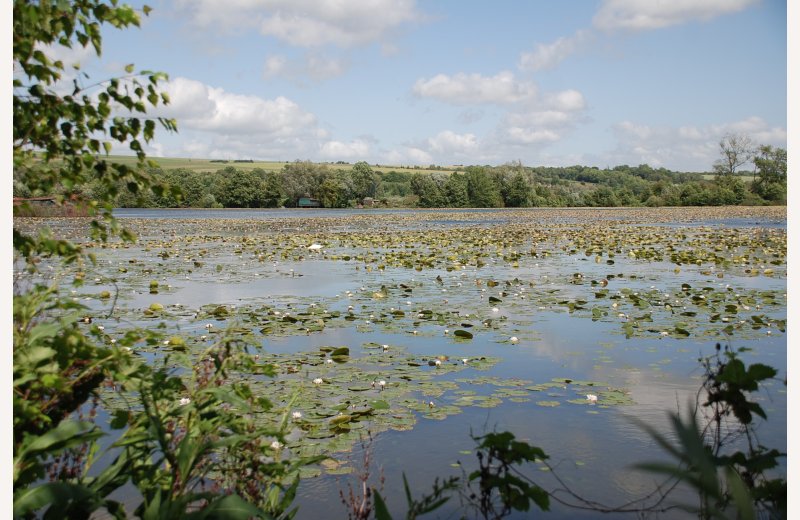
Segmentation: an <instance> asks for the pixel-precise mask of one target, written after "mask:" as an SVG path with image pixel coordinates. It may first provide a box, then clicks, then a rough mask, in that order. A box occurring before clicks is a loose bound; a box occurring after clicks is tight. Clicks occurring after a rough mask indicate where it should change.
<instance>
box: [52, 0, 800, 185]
mask: <svg viewBox="0 0 800 520" xmlns="http://www.w3.org/2000/svg"><path fill="white" fill-rule="evenodd" d="M132 4H133V5H135V6H140V5H141V4H140V3H137V2H132ZM148 5H149V6H150V7H152V8H153V10H152V11H151V12H150V14H149V16H146V17H143V20H142V26H141V28H132V29H126V30H117V29H113V28H108V29H107V30H105V31H104V33H103V55H102V58H101V59H97V58H96V57H93V56H92V53H91V52H89V51H81V50H72V51H69V52H65V51H64V50H63V49H54V51H53V52H58V53H61V54H64V55H65V57H67V58H68V59H69V60H72V61H79V62H80V63H81V66H82V70H84V71H85V72H87V73H88V74H89V75H90V76H91V77H92V79H95V78H105V77H109V76H112V75H121V74H123V68H124V66H125V65H126V64H128V63H134V64H135V67H136V68H137V70H138V69H149V70H159V71H164V72H166V73H168V74H169V78H170V79H169V81H168V82H167V83H164V84H163V87H164V89H165V90H166V91H167V92H168V93H169V95H170V98H171V100H172V102H171V104H170V105H169V106H168V107H166V108H163V109H159V110H156V111H153V113H154V114H155V115H162V116H168V117H174V118H175V119H177V122H178V128H179V131H178V133H177V134H175V135H170V134H168V133H167V132H166V131H161V132H159V133H158V134H157V138H156V140H155V142H153V143H152V144H151V145H150V146H149V147H148V148H147V152H148V154H150V155H152V156H156V157H158V156H161V157H191V158H207V159H254V160H275V161H293V160H298V159H299V160H306V159H308V160H312V161H338V160H342V161H347V162H355V161H361V160H364V161H367V162H369V163H371V164H375V163H379V164H391V165H428V164H438V165H453V164H464V165H468V164H491V165H499V164H503V163H507V162H511V161H521V162H522V163H523V164H525V165H528V166H540V165H544V166H565V165H574V164H581V165H587V166H597V167H600V168H605V167H614V166H616V165H621V164H629V165H638V164H643V163H646V164H649V165H650V166H653V167H665V168H668V169H672V170H679V171H709V170H711V167H712V164H713V162H714V161H715V160H716V159H717V158H718V157H719V141H720V139H721V138H722V137H723V136H724V135H726V134H728V133H743V134H746V135H748V136H750V137H751V138H752V139H753V141H754V142H755V143H758V144H770V145H773V146H780V147H786V141H787V88H786V82H787V76H786V74H787V41H786V25H787V23H786V1H785V0H670V1H666V0H574V1H570V2H553V1H529V2H518V1H511V0H497V1H493V2H476V1H463V0H459V1H433V0H430V1H426V0H420V1H416V0H360V1H345V0H315V1H312V0H225V1H219V0H172V1H162V0H151V1H150V2H148ZM70 62H71V61H70ZM115 151H117V152H118V153H119V152H122V151H123V149H121V148H120V149H118V150H117V149H115ZM112 153H113V152H112Z"/></svg>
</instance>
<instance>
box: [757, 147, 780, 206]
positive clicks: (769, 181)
mask: <svg viewBox="0 0 800 520" xmlns="http://www.w3.org/2000/svg"><path fill="white" fill-rule="evenodd" d="M786 159H787V154H786V150H785V149H783V148H774V149H773V148H772V146H769V145H762V146H759V148H758V154H757V155H756V156H755V159H754V160H753V162H754V163H755V165H756V173H757V175H758V177H757V178H756V180H755V182H753V185H752V187H751V189H752V190H753V192H754V193H756V194H758V195H760V196H761V197H762V198H763V199H764V200H769V201H773V202H785V201H786Z"/></svg>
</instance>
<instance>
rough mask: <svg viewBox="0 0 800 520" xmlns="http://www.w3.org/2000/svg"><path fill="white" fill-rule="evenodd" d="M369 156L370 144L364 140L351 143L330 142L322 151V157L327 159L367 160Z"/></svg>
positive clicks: (355, 140) (323, 146) (324, 145)
mask: <svg viewBox="0 0 800 520" xmlns="http://www.w3.org/2000/svg"><path fill="white" fill-rule="evenodd" d="M369 154H370V146H369V143H367V142H366V141H364V140H363V139H354V140H353V141H350V142H349V143H343V142H341V141H328V142H326V143H324V144H323V145H322V148H321V149H320V155H321V156H322V157H323V158H326V159H337V160H343V159H366V158H368V156H369Z"/></svg>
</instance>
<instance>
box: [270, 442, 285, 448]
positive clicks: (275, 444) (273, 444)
mask: <svg viewBox="0 0 800 520" xmlns="http://www.w3.org/2000/svg"><path fill="white" fill-rule="evenodd" d="M269 447H270V448H272V449H273V450H279V449H281V448H283V444H281V443H280V442H278V441H272V444H270V445H269Z"/></svg>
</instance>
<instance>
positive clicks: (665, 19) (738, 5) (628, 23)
mask: <svg viewBox="0 0 800 520" xmlns="http://www.w3.org/2000/svg"><path fill="white" fill-rule="evenodd" d="M758 2H759V0H702V1H698V0H669V1H666V0H664V1H658V0H606V1H605V2H603V5H601V6H600V9H599V10H598V11H597V13H596V14H595V16H594V19H593V21H592V23H593V25H594V26H595V27H597V28H598V29H603V30H617V29H627V30H647V29H660V28H662V27H668V26H671V25H679V24H683V23H687V22H691V21H695V20H701V21H704V20H710V19H712V18H715V17H717V16H721V15H725V14H731V13H736V12H739V11H742V10H744V9H746V8H748V7H750V6H752V5H755V4H756V3H758Z"/></svg>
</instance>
